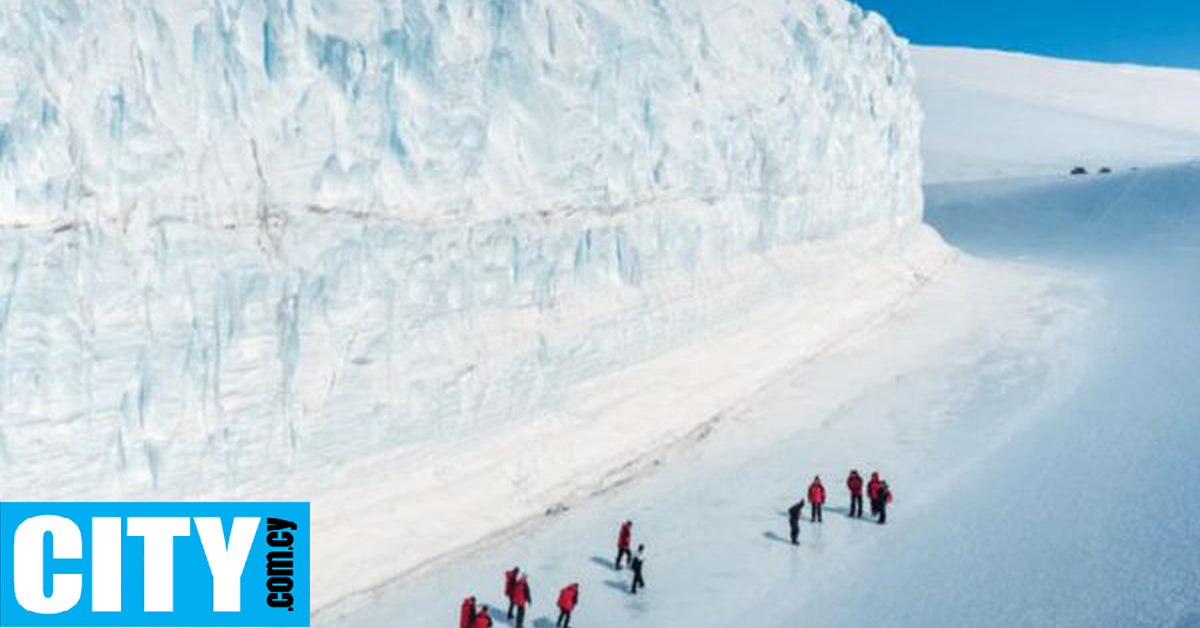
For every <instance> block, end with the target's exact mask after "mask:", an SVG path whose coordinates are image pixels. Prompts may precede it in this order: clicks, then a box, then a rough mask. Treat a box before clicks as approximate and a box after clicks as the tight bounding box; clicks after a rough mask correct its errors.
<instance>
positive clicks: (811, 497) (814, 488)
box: [808, 475, 825, 523]
mask: <svg viewBox="0 0 1200 628" xmlns="http://www.w3.org/2000/svg"><path fill="white" fill-rule="evenodd" d="M808 503H809V504H812V510H811V513H812V514H811V515H810V516H809V521H810V522H814V523H815V522H817V521H821V522H824V520H823V519H822V518H821V505H822V504H824V503H825V487H824V486H822V485H821V476H819V475H818V476H817V477H815V478H813V481H812V484H809V485H808Z"/></svg>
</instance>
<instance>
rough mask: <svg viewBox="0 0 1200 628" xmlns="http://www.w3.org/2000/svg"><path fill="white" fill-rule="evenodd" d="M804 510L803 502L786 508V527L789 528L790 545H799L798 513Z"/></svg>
mask: <svg viewBox="0 0 1200 628" xmlns="http://www.w3.org/2000/svg"><path fill="white" fill-rule="evenodd" d="M803 510H804V500H803V499H802V500H800V501H798V502H796V503H794V504H792V507H791V508H788V527H789V528H791V533H792V545H799V544H800V513H801V511H803Z"/></svg>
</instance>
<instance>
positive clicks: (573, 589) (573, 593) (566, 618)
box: [554, 582, 579, 628]
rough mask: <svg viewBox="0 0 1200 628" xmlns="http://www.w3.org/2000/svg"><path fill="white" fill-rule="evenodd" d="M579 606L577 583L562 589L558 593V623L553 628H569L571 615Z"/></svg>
mask: <svg viewBox="0 0 1200 628" xmlns="http://www.w3.org/2000/svg"><path fill="white" fill-rule="evenodd" d="M578 605H579V583H578V582H575V583H572V584H569V585H567V586H565V587H563V590H562V591H559V592H558V621H556V622H554V627H555V628H571V613H572V612H573V611H574V610H575V607H576V606H578Z"/></svg>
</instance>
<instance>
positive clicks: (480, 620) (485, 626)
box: [471, 606, 492, 628]
mask: <svg viewBox="0 0 1200 628" xmlns="http://www.w3.org/2000/svg"><path fill="white" fill-rule="evenodd" d="M471 628H492V617H491V615H488V609H487V607H486V606H485V607H483V608H481V609H480V610H479V614H478V615H476V616H475V619H474V620H473V621H472V622H471Z"/></svg>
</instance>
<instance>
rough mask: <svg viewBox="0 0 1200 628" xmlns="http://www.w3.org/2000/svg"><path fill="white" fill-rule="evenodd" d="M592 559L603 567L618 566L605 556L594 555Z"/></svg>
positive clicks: (614, 567) (613, 567) (611, 567)
mask: <svg viewBox="0 0 1200 628" xmlns="http://www.w3.org/2000/svg"><path fill="white" fill-rule="evenodd" d="M591 560H592V562H593V563H596V564H597V565H600V566H601V567H605V568H607V569H616V566H615V565H614V564H613V562H612V561H611V560H609V559H607V558H605V557H603V556H593V557H592V559H591Z"/></svg>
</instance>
